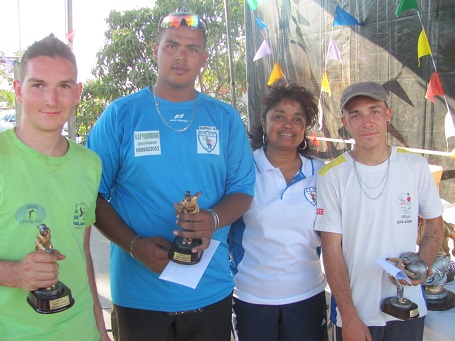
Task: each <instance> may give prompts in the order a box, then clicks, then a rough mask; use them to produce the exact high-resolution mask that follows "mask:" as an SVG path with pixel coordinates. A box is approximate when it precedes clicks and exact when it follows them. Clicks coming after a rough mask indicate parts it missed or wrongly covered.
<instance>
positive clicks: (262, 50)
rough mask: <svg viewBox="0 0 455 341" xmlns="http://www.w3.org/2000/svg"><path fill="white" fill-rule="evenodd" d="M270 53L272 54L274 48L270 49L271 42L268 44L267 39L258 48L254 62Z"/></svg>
mask: <svg viewBox="0 0 455 341" xmlns="http://www.w3.org/2000/svg"><path fill="white" fill-rule="evenodd" d="M269 54H272V50H271V49H270V47H269V44H267V41H265V40H264V41H263V42H262V44H261V46H260V47H259V49H258V50H257V52H256V55H255V56H254V58H253V62H255V61H256V60H258V59H261V58H264V57H265V56H268V55H269Z"/></svg>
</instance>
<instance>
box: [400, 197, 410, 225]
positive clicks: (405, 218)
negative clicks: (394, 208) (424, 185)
mask: <svg viewBox="0 0 455 341" xmlns="http://www.w3.org/2000/svg"><path fill="white" fill-rule="evenodd" d="M397 205H398V209H399V210H400V211H401V212H403V213H404V214H402V215H401V216H400V218H399V219H398V220H397V224H412V219H411V213H412V199H411V195H410V194H409V193H401V194H400V195H399V196H398V199H397Z"/></svg>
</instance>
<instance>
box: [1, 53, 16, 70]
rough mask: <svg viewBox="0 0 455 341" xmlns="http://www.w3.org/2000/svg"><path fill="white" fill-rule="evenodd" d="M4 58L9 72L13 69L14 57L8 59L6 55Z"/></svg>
mask: <svg viewBox="0 0 455 341" xmlns="http://www.w3.org/2000/svg"><path fill="white" fill-rule="evenodd" d="M4 59H5V64H6V71H8V73H11V72H12V71H13V69H14V64H15V63H16V61H15V60H14V59H9V58H6V57H5V58H4Z"/></svg>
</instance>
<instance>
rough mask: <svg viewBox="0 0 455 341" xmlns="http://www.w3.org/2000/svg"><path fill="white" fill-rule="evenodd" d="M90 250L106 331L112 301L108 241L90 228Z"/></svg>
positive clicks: (109, 322)
mask: <svg viewBox="0 0 455 341" xmlns="http://www.w3.org/2000/svg"><path fill="white" fill-rule="evenodd" d="M90 250H91V252H92V258H93V266H94V268H95V278H96V285H97V287H98V295H99V298H100V302H101V307H103V314H104V321H105V322H106V327H107V329H108V330H110V329H111V310H112V300H111V289H110V285H109V241H108V240H107V239H106V238H105V237H104V236H103V235H101V233H100V232H99V231H98V230H97V229H96V228H94V227H93V228H92V235H91V240H90Z"/></svg>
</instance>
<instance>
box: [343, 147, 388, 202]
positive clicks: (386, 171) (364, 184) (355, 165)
mask: <svg viewBox="0 0 455 341" xmlns="http://www.w3.org/2000/svg"><path fill="white" fill-rule="evenodd" d="M387 151H389V147H388V146H387ZM391 154H392V150H390V152H389V156H388V157H387V168H386V170H385V173H384V176H383V177H382V180H381V181H380V182H379V184H378V185H377V186H373V187H370V186H368V185H367V184H366V183H365V182H364V181H363V180H362V178H361V177H360V174H359V171H358V170H357V160H356V159H355V155H354V153H352V155H351V156H352V159H353V160H354V171H355V175H356V177H357V181H358V182H359V185H360V188H361V189H362V192H363V194H365V195H366V196H367V198H368V199H371V200H376V199H378V198H379V197H380V196H381V195H382V193H384V191H385V188H386V187H387V181H388V180H389V173H390V156H391ZM382 183H384V186H383V187H382V190H381V193H379V195H378V196H376V197H371V196H369V195H368V193H367V192H366V191H365V189H364V188H363V186H365V187H366V188H369V189H376V188H378V187H379V186H380V185H381V184H382Z"/></svg>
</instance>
